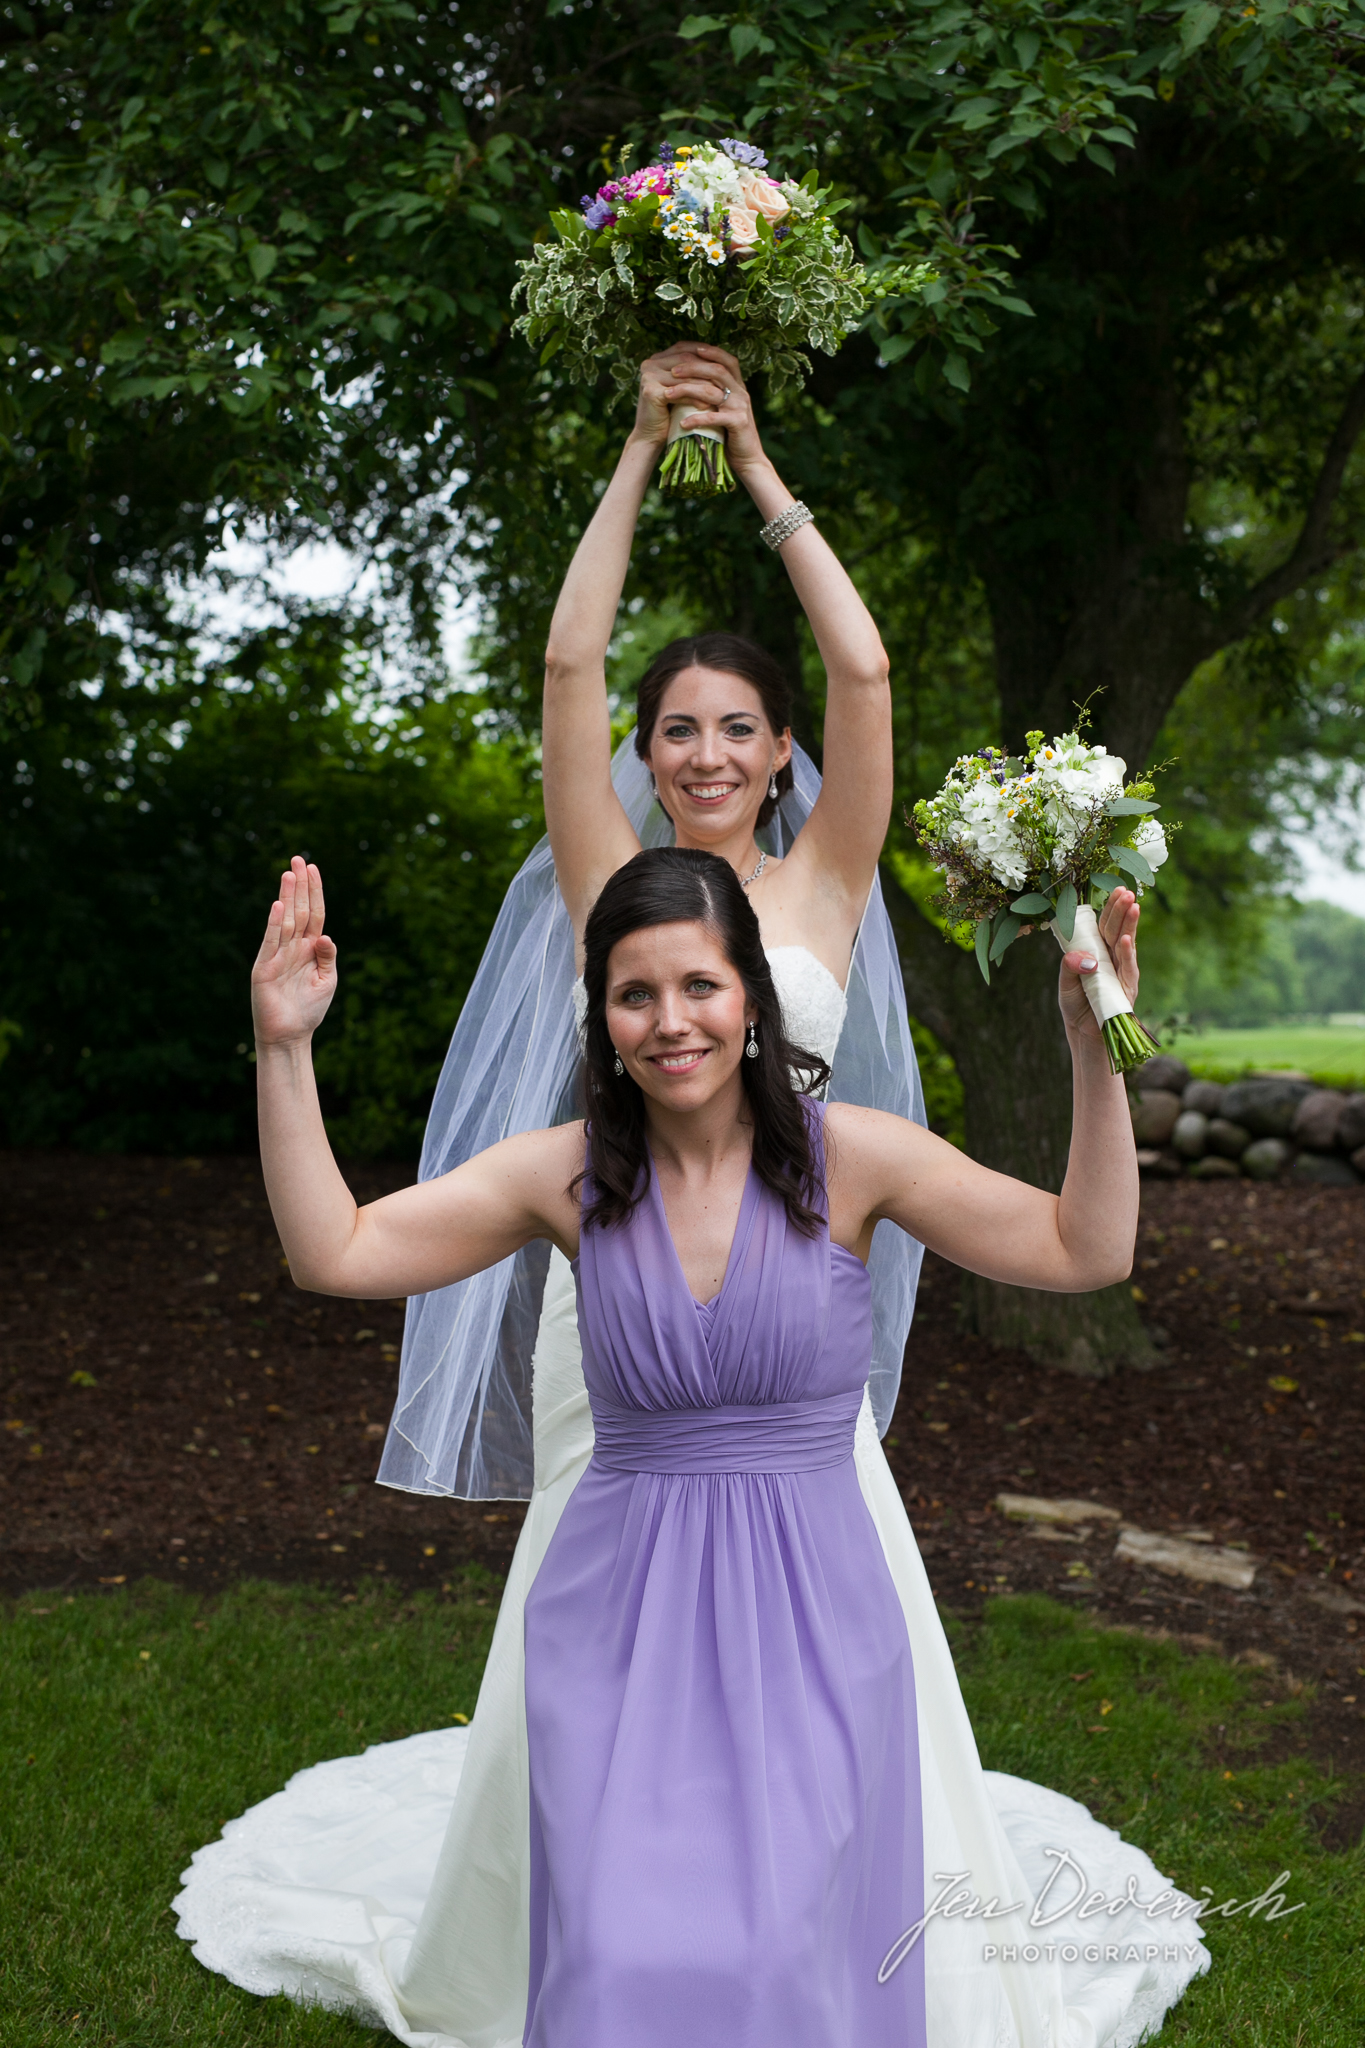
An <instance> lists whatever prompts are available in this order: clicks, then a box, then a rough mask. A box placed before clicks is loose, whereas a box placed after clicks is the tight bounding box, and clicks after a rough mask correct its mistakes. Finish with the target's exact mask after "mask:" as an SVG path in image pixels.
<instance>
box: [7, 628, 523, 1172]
mask: <svg viewBox="0 0 1365 2048" xmlns="http://www.w3.org/2000/svg"><path fill="white" fill-rule="evenodd" d="M481 718H483V719H486V714H485V713H483V712H482V711H481V706H480V700H479V699H477V698H472V697H469V696H465V695H461V694H459V693H452V694H450V695H447V696H446V697H444V698H435V699H428V700H427V701H425V702H423V701H421V700H418V699H410V700H401V701H398V702H392V701H388V702H386V701H384V700H383V699H381V698H379V697H377V695H376V694H375V693H374V692H373V691H372V690H370V689H369V688H368V687H367V670H366V665H365V661H364V658H363V655H362V653H361V652H360V651H359V650H357V649H356V648H355V647H354V645H348V644H347V643H346V641H345V640H344V639H343V638H341V637H340V636H339V635H338V633H337V632H336V631H335V630H334V629H331V628H329V627H327V626H326V625H323V624H315V625H314V626H313V627H311V628H310V629H309V630H308V631H306V632H304V633H302V634H301V635H300V636H298V637H293V638H291V637H288V636H286V637H284V638H280V637H279V636H274V635H267V636H264V637H263V638H262V639H260V640H259V641H258V642H256V643H255V645H254V646H253V647H251V648H250V649H249V650H248V651H247V653H246V654H245V655H244V656H243V658H242V659H241V660H239V661H238V662H237V663H236V664H235V665H234V666H233V667H232V669H231V670H230V671H229V672H227V673H224V674H221V675H218V676H216V677H213V678H210V679H199V680H196V681H192V682H188V681H180V680H177V679H176V678H175V677H174V676H171V677H170V678H168V679H163V680H162V681H161V682H160V683H159V684H158V683H125V684H123V685H122V686H121V687H117V688H115V687H113V686H106V688H105V690H104V692H103V693H102V694H101V696H100V697H99V698H97V699H95V700H93V701H92V700H90V699H88V698H86V697H85V696H83V695H81V694H80V693H78V694H77V697H76V699H75V701H74V703H73V705H72V707H71V710H70V712H69V714H68V716H67V717H66V718H65V719H64V720H63V721H62V722H61V723H60V724H59V723H58V722H57V721H56V720H54V719H52V718H49V719H48V720H46V721H44V722H42V723H39V724H36V725H35V726H33V727H32V728H31V729H30V730H29V731H28V732H26V733H23V734H18V735H14V736H13V737H12V738H11V739H9V740H8V741H7V742H6V743H5V746H4V749H3V756H0V777H2V778H3V779H2V780H0V789H3V790H4V796H3V798H0V876H3V880H2V881H0V982H2V983H3V984H4V986H5V988H6V990H7V996H6V1003H7V1008H8V1009H9V1010H10V1011H11V1012H12V1015H13V1019H14V1021H15V1022H17V1024H18V1025H19V1026H20V1027H21V1029H22V1036H21V1037H20V1038H19V1040H18V1042H17V1044H15V1045H14V1046H13V1047H12V1049H11V1051H10V1056H9V1058H8V1060H7V1061H6V1063H5V1066H4V1069H3V1073H0V1131H3V1134H4V1135H3V1139H0V1142H5V1143H8V1144H12V1145H53V1144H75V1145H78V1146H82V1147H86V1148H95V1149H113V1150H142V1151H163V1150H164V1151H172V1152H194V1151H206V1150H219V1149H246V1148H248V1147H249V1146H250V1145H251V1144H252V1142H253V1129H254V1101H253V1087H252V1073H251V1067H250V1064H249V1046H250V1041H251V1021H250V1007H249V999H248V975H249V972H250V965H251V961H252V959H253V958H254V956H255V952H256V948H257V946H258V945H259V942H260V933H261V930H262V928H263V924H264V918H265V913H266V910H267V909H268V907H269V904H270V901H271V898H272V896H273V894H274V890H275V887H276V884H277V880H278V876H279V873H280V870H281V868H282V866H283V864H284V863H285V862H286V861H287V860H288V858H289V856H290V855H291V854H293V853H296V852H303V853H305V854H307V855H308V856H309V857H310V858H312V859H316V860H317V861H318V862H319V864H320V866H321V868H322V871H323V875H324V878H325V882H326V886H327V890H328V900H329V926H330V929H331V930H332V931H333V932H334V934H335V936H336V938H337V941H338V945H339V948H340V971H341V986H340V991H339V994H338V997H337V1001H336V1003H335V1004H334V1006H333V1011H332V1014H331V1015H330V1016H329V1018H328V1019H327V1022H326V1024H325V1025H324V1027H323V1030H322V1032H321V1033H320V1034H319V1039H318V1057H317V1069H318V1075H319V1081H320V1083H321V1087H322V1094H323V1104H324V1109H325V1111H326V1113H327V1115H328V1118H329V1123H330V1128H331V1132H332V1137H333V1141H334V1143H335V1144H336V1146H337V1148H338V1149H339V1150H340V1151H341V1152H342V1153H348V1152H352V1153H361V1152H366V1153H378V1152H389V1153H398V1154H400V1155H404V1156H408V1157H412V1156H415V1154H416V1152H417V1149H418V1146H419V1144H420V1140H421V1133H422V1128H423V1125H424V1122H425V1115H426V1107H427V1102H428V1100H429V1096H430V1091H431V1088H432V1086H433V1084H434V1082H435V1078H436V1075H437V1073H438V1072H439V1070H440V1065H441V1061H442V1059H443V1058H444V1055H445V1051H446V1046H447V1043H448V1041H449V1036H450V1031H451V1027H452V1025H453V1023H454V1020H455V1017H456V1015H457V1014H458V1011H459V1006H460V1003H461V1001H462V999H463V996H464V993H465V990H466V989H467V988H468V986H469V982H470V980H471V979H472V977H473V974H474V970H475V968H476V966H477V964H478V960H479V957H480V954H481V952H482V949H483V945H484V941H485V938H486V937H487V933H488V930H489V927H490V925H491V923H492V919H493V917H494V915H495V914H496V911H497V907H498V904H499V902H500V901H501V898H502V895H503V892H504V890H505V888H506V886H507V883H508V881H509V880H510V879H511V876H512V874H513V872H514V871H515V869H516V867H517V865H518V864H519V862H520V861H521V859H522V858H523V856H524V854H525V853H526V851H528V850H529V847H530V844H531V843H532V841H533V840H534V838H535V836H536V833H537V831H538V830H539V793H538V788H537V786H536V783H535V779H534V768H533V763H532V761H531V759H530V757H529V755H528V754H527V753H526V752H525V751H524V750H523V749H521V748H520V747H519V746H517V745H516V744H514V743H512V742H509V741H504V742H503V743H501V744H498V743H496V726H495V725H494V726H492V727H489V728H488V729H487V732H486V734H485V731H484V729H483V728H482V727H481V723H480V721H481Z"/></svg>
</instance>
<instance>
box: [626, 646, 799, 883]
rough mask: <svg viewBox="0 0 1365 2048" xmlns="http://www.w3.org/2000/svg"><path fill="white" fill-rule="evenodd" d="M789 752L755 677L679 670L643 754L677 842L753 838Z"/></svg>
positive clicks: (785, 736) (787, 739) (701, 843)
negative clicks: (774, 779)
mask: <svg viewBox="0 0 1365 2048" xmlns="http://www.w3.org/2000/svg"><path fill="white" fill-rule="evenodd" d="M791 751H792V747H791V734H790V733H789V732H782V733H778V732H774V731H773V728H772V726H771V724H770V723H769V721H768V718H767V714H766V713H765V712H764V709H763V700H762V698H761V697H760V696H759V694H758V691H757V690H756V689H755V688H754V686H753V684H752V683H748V682H745V680H744V678H743V677H742V676H737V675H732V674H730V673H729V672H728V671H727V670H725V669H715V668H695V667H694V668H684V669H680V670H679V671H678V673H677V675H676V676H674V678H673V680H672V682H671V683H670V684H669V685H668V688H667V689H666V690H665V692H664V695H663V700H662V702H661V703H660V705H659V715H658V717H657V718H656V720H655V722H654V730H653V732H652V733H651V734H650V740H649V752H648V754H647V755H646V756H645V759H646V760H647V761H648V763H649V766H650V769H651V770H652V772H653V775H654V779H655V781H656V783H657V784H658V788H659V801H660V803H661V804H662V805H663V807H664V809H665V810H666V811H667V812H668V815H669V816H670V817H671V818H672V820H673V823H674V826H675V827H676V830H677V835H678V844H679V846H701V847H707V848H714V847H717V846H720V845H722V844H723V843H725V842H726V841H727V840H730V839H733V838H734V837H735V836H736V834H737V833H738V834H743V835H745V836H747V837H752V835H753V831H754V827H755V825H756V823H757V820H758V813H759V808H760V806H761V805H762V803H763V799H764V798H765V797H766V796H767V794H768V778H769V776H770V775H772V774H773V773H774V771H775V770H776V769H778V768H782V767H784V766H785V765H786V763H787V762H788V761H789V760H790V759H791Z"/></svg>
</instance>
